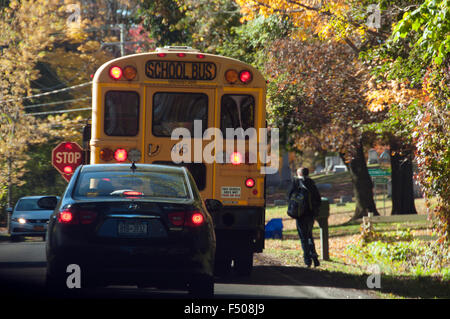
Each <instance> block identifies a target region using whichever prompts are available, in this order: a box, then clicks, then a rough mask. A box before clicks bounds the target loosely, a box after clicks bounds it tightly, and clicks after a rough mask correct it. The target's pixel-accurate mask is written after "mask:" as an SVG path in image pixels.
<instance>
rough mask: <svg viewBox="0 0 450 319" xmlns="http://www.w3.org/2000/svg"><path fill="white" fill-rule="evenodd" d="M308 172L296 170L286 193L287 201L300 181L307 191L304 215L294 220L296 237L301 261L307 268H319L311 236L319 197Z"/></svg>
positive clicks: (302, 168) (319, 200)
mask: <svg viewBox="0 0 450 319" xmlns="http://www.w3.org/2000/svg"><path fill="white" fill-rule="evenodd" d="M308 176H309V170H308V168H306V167H301V168H299V169H297V177H294V179H293V181H292V185H291V188H290V190H289V193H288V199H289V198H291V196H292V194H294V193H295V192H297V191H298V189H299V187H300V180H301V182H302V183H303V185H304V186H305V187H306V188H307V190H308V196H310V200H311V201H310V203H311V206H312V207H310V206H309V205H307V206H306V210H305V213H304V214H303V215H302V216H300V217H299V218H297V219H296V222H297V231H298V236H299V237H300V242H301V244H302V249H303V260H304V262H305V265H306V266H307V267H311V264H312V263H313V262H314V267H318V266H320V262H319V258H318V255H317V252H316V248H315V245H314V239H313V236H312V230H313V226H314V215H315V214H316V212H318V211H319V207H320V203H321V196H320V193H319V190H318V189H317V187H316V184H315V183H314V181H313V180H312V179H311V178H309V177H308Z"/></svg>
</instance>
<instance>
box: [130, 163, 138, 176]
mask: <svg viewBox="0 0 450 319" xmlns="http://www.w3.org/2000/svg"><path fill="white" fill-rule="evenodd" d="M130 168H131V170H132V171H133V173H134V172H135V171H136V169H137V167H136V164H135V162H134V161H133V163H132V164H131V167H130Z"/></svg>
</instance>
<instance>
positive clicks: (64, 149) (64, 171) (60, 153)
mask: <svg viewBox="0 0 450 319" xmlns="http://www.w3.org/2000/svg"><path fill="white" fill-rule="evenodd" d="M82 163H83V149H82V148H81V147H80V145H78V144H77V143H74V142H62V143H60V144H58V146H56V147H55V148H54V149H53V151H52V165H53V167H54V168H56V169H57V170H58V172H60V173H61V176H62V177H63V178H64V179H65V180H66V181H67V182H69V181H70V178H71V177H72V175H73V173H74V172H75V169H76V168H77V167H78V166H80V165H81V164H82Z"/></svg>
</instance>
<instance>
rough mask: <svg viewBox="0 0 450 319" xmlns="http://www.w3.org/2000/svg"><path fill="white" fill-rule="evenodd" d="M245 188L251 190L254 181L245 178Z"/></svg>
mask: <svg viewBox="0 0 450 319" xmlns="http://www.w3.org/2000/svg"><path fill="white" fill-rule="evenodd" d="M245 186H247V187H248V188H252V187H253V186H255V180H254V179H253V178H247V179H246V180H245Z"/></svg>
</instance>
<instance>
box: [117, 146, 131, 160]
mask: <svg viewBox="0 0 450 319" xmlns="http://www.w3.org/2000/svg"><path fill="white" fill-rule="evenodd" d="M127 158H128V152H127V151H126V150H125V149H123V148H118V149H116V151H115V152H114V159H115V160H116V161H118V162H125V161H126V160H127Z"/></svg>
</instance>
